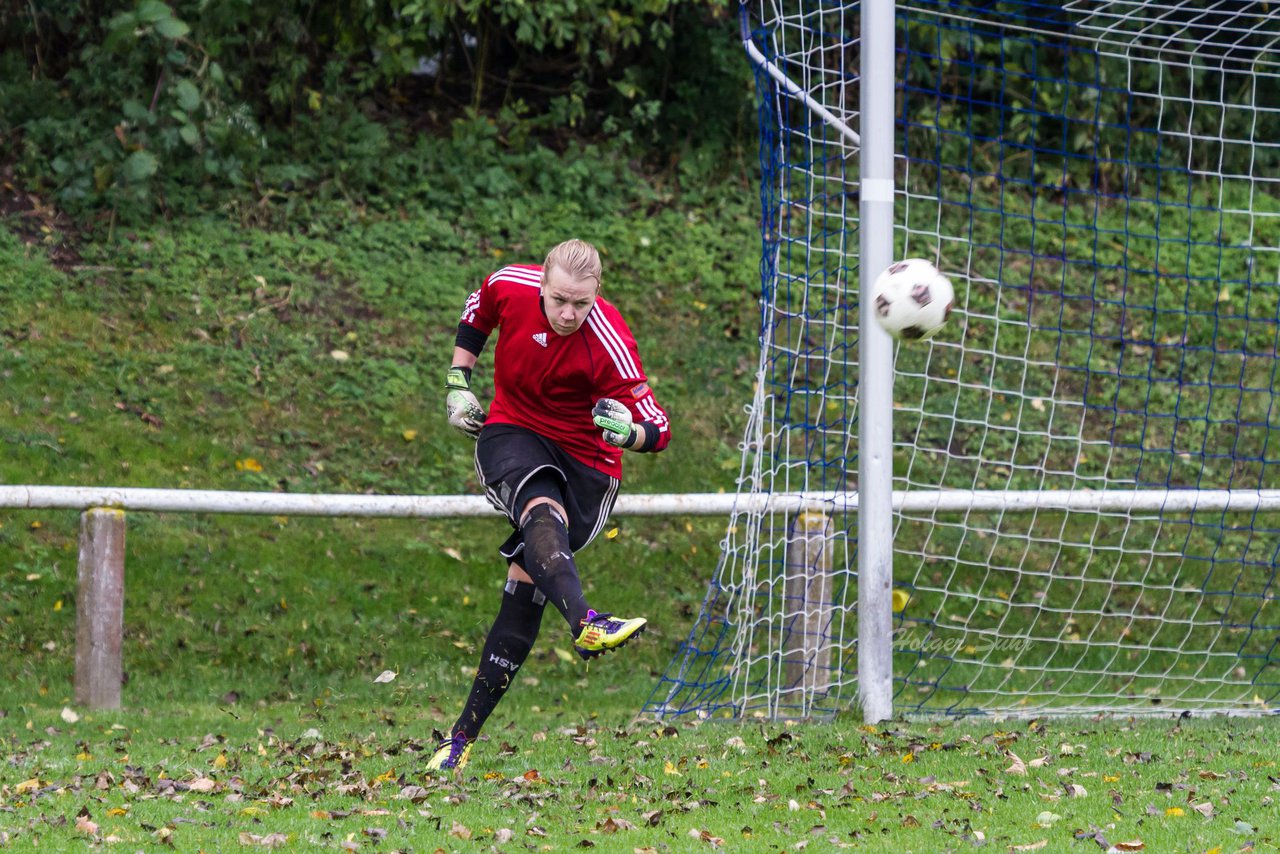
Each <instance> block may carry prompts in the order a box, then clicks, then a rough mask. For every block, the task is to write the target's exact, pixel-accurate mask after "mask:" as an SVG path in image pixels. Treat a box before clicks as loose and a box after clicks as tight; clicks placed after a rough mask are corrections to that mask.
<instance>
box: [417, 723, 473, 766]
mask: <svg viewBox="0 0 1280 854" xmlns="http://www.w3.org/2000/svg"><path fill="white" fill-rule="evenodd" d="M474 743H475V742H473V741H471V740H469V739H468V738H467V737H466V736H465V735H463V734H462V733H460V732H459V733H454V735H453V736H452V737H450V738H446V739H444V740H442V741H441V742H440V746H439V747H437V748H436V752H435V753H434V754H432V756H431V759H430V760H429V761H428V762H427V770H428V771H448V770H451V769H454V768H462V767H463V766H464V765H466V764H467V757H468V756H470V755H471V745H473V744H474Z"/></svg>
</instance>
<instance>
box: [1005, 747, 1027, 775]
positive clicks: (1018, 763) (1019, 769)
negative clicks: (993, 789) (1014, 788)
mask: <svg viewBox="0 0 1280 854" xmlns="http://www.w3.org/2000/svg"><path fill="white" fill-rule="evenodd" d="M1005 756H1006V757H1008V758H1009V759H1012V760H1013V764H1012V765H1010V766H1009V767H1008V768H1006V769H1004V773H1006V774H1014V775H1025V774H1026V773H1027V763H1025V762H1023V761H1022V760H1021V759H1020V758H1019V757H1018V754H1016V753H1014V752H1013V751H1012V750H1007V751H1005Z"/></svg>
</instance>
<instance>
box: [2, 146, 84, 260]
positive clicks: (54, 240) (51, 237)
mask: <svg viewBox="0 0 1280 854" xmlns="http://www.w3.org/2000/svg"><path fill="white" fill-rule="evenodd" d="M0 220H3V222H4V223H5V225H6V226H7V227H8V228H9V230H11V231H12V232H13V233H14V234H16V235H18V237H19V238H20V239H21V240H22V242H23V243H25V244H26V245H28V246H38V247H40V249H41V250H43V251H44V252H45V253H46V254H47V255H48V256H49V260H50V261H51V262H52V263H53V266H54V267H56V268H58V269H59V270H62V271H64V272H65V271H68V270H72V269H74V268H76V267H78V266H80V264H81V263H82V259H81V257H80V252H79V250H78V249H77V245H78V244H79V242H80V239H79V238H80V234H79V230H78V229H77V228H76V225H75V222H74V221H73V220H72V219H71V217H69V216H67V214H65V213H64V212H62V211H61V210H59V209H58V208H57V207H56V206H55V205H53V204H51V203H50V202H48V201H46V200H45V199H44V198H42V197H41V196H39V195H37V194H36V193H32V192H29V191H28V190H27V189H26V188H25V187H23V186H22V185H21V184H20V183H19V182H18V180H17V179H16V178H15V177H14V174H13V167H12V166H11V165H10V164H7V163H6V164H4V165H0Z"/></svg>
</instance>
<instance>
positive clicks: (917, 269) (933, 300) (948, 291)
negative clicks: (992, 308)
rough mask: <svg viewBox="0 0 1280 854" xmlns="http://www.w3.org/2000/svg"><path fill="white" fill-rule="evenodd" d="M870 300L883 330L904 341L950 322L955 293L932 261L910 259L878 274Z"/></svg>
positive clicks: (925, 335)
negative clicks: (948, 318)
mask: <svg viewBox="0 0 1280 854" xmlns="http://www.w3.org/2000/svg"><path fill="white" fill-rule="evenodd" d="M871 300H872V304H873V306H874V309H875V316H876V320H877V321H879V323H880V328H881V329H883V330H884V331H885V332H888V333H889V334H890V335H892V336H893V337H894V338H899V339H901V340H903V341H923V340H924V339H926V338H932V337H933V336H934V335H936V334H937V333H938V330H939V329H941V328H942V327H943V325H944V324H945V323H946V322H947V316H948V315H950V314H951V309H952V308H953V307H954V306H955V304H956V293H955V290H953V289H952V287H951V280H950V279H948V278H947V277H946V276H944V275H942V274H941V273H939V272H938V268H937V267H935V266H933V264H931V263H929V262H928V261H926V260H925V259H923V258H908V259H906V260H905V261H898V262H897V263H896V264H890V265H889V267H888V268H886V269H885V271H884V272H883V273H881V274H880V275H879V276H876V280H875V283H874V284H873V285H872V286H871Z"/></svg>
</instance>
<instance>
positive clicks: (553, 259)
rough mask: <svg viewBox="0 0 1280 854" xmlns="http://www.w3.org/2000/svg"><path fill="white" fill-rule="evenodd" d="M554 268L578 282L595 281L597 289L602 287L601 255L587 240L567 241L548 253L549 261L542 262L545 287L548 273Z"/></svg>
mask: <svg viewBox="0 0 1280 854" xmlns="http://www.w3.org/2000/svg"><path fill="white" fill-rule="evenodd" d="M552 267H559V268H560V269H561V270H564V271H565V272H566V273H568V274H569V275H570V276H571V277H573V280H574V281H576V282H582V281H586V280H587V279H595V280H596V287H597V288H599V287H600V253H599V252H597V251H596V248H595V247H594V246H592V245H591V244H590V243H587V242H586V241H585V240H577V239H574V240H566V241H565V242H563V243H560V244H557V245H556V246H555V247H553V248H552V250H551V251H550V252H548V253H547V260H546V261H544V262H542V283H543V284H544V285H545V284H546V283H547V273H548V272H550V270H551V268H552Z"/></svg>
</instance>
